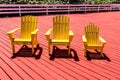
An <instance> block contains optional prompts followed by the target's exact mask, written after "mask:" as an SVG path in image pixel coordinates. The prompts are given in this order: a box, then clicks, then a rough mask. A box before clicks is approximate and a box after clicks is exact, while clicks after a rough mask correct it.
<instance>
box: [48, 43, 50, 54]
mask: <svg viewBox="0 0 120 80" xmlns="http://www.w3.org/2000/svg"><path fill="white" fill-rule="evenodd" d="M48 54H49V55H50V43H48Z"/></svg>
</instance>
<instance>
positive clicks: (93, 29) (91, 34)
mask: <svg viewBox="0 0 120 80" xmlns="http://www.w3.org/2000/svg"><path fill="white" fill-rule="evenodd" d="M84 30H85V37H86V39H87V43H88V44H91V45H96V44H98V40H99V27H98V26H96V25H94V24H89V25H87V26H85V29H84Z"/></svg>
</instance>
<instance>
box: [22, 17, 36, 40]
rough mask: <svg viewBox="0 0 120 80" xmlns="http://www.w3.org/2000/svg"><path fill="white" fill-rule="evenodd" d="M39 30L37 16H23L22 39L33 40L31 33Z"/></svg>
mask: <svg viewBox="0 0 120 80" xmlns="http://www.w3.org/2000/svg"><path fill="white" fill-rule="evenodd" d="M36 29H37V18H36V17H35V16H23V17H22V18H21V38H23V39H31V32H32V31H34V30H36Z"/></svg>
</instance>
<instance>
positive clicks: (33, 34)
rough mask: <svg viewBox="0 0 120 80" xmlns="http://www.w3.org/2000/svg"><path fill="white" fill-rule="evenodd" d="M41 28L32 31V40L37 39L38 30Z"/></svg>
mask: <svg viewBox="0 0 120 80" xmlns="http://www.w3.org/2000/svg"><path fill="white" fill-rule="evenodd" d="M38 30H39V29H36V30H34V31H32V32H31V40H32V42H34V41H37V32H38Z"/></svg>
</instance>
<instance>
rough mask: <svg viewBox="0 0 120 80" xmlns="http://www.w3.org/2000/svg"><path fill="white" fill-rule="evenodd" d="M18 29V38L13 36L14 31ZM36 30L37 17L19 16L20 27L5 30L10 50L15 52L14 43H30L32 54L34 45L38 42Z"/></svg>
mask: <svg viewBox="0 0 120 80" xmlns="http://www.w3.org/2000/svg"><path fill="white" fill-rule="evenodd" d="M18 30H20V38H15V37H14V33H15V32H16V31H18ZM37 32H38V29H37V18H36V17H35V16H30V15H29V16H23V17H21V28H17V29H14V30H12V31H9V32H7V34H8V36H9V39H10V41H11V44H12V52H13V53H15V46H14V44H23V45H26V44H31V45H32V54H34V45H38V44H39V43H38V41H37Z"/></svg>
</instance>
